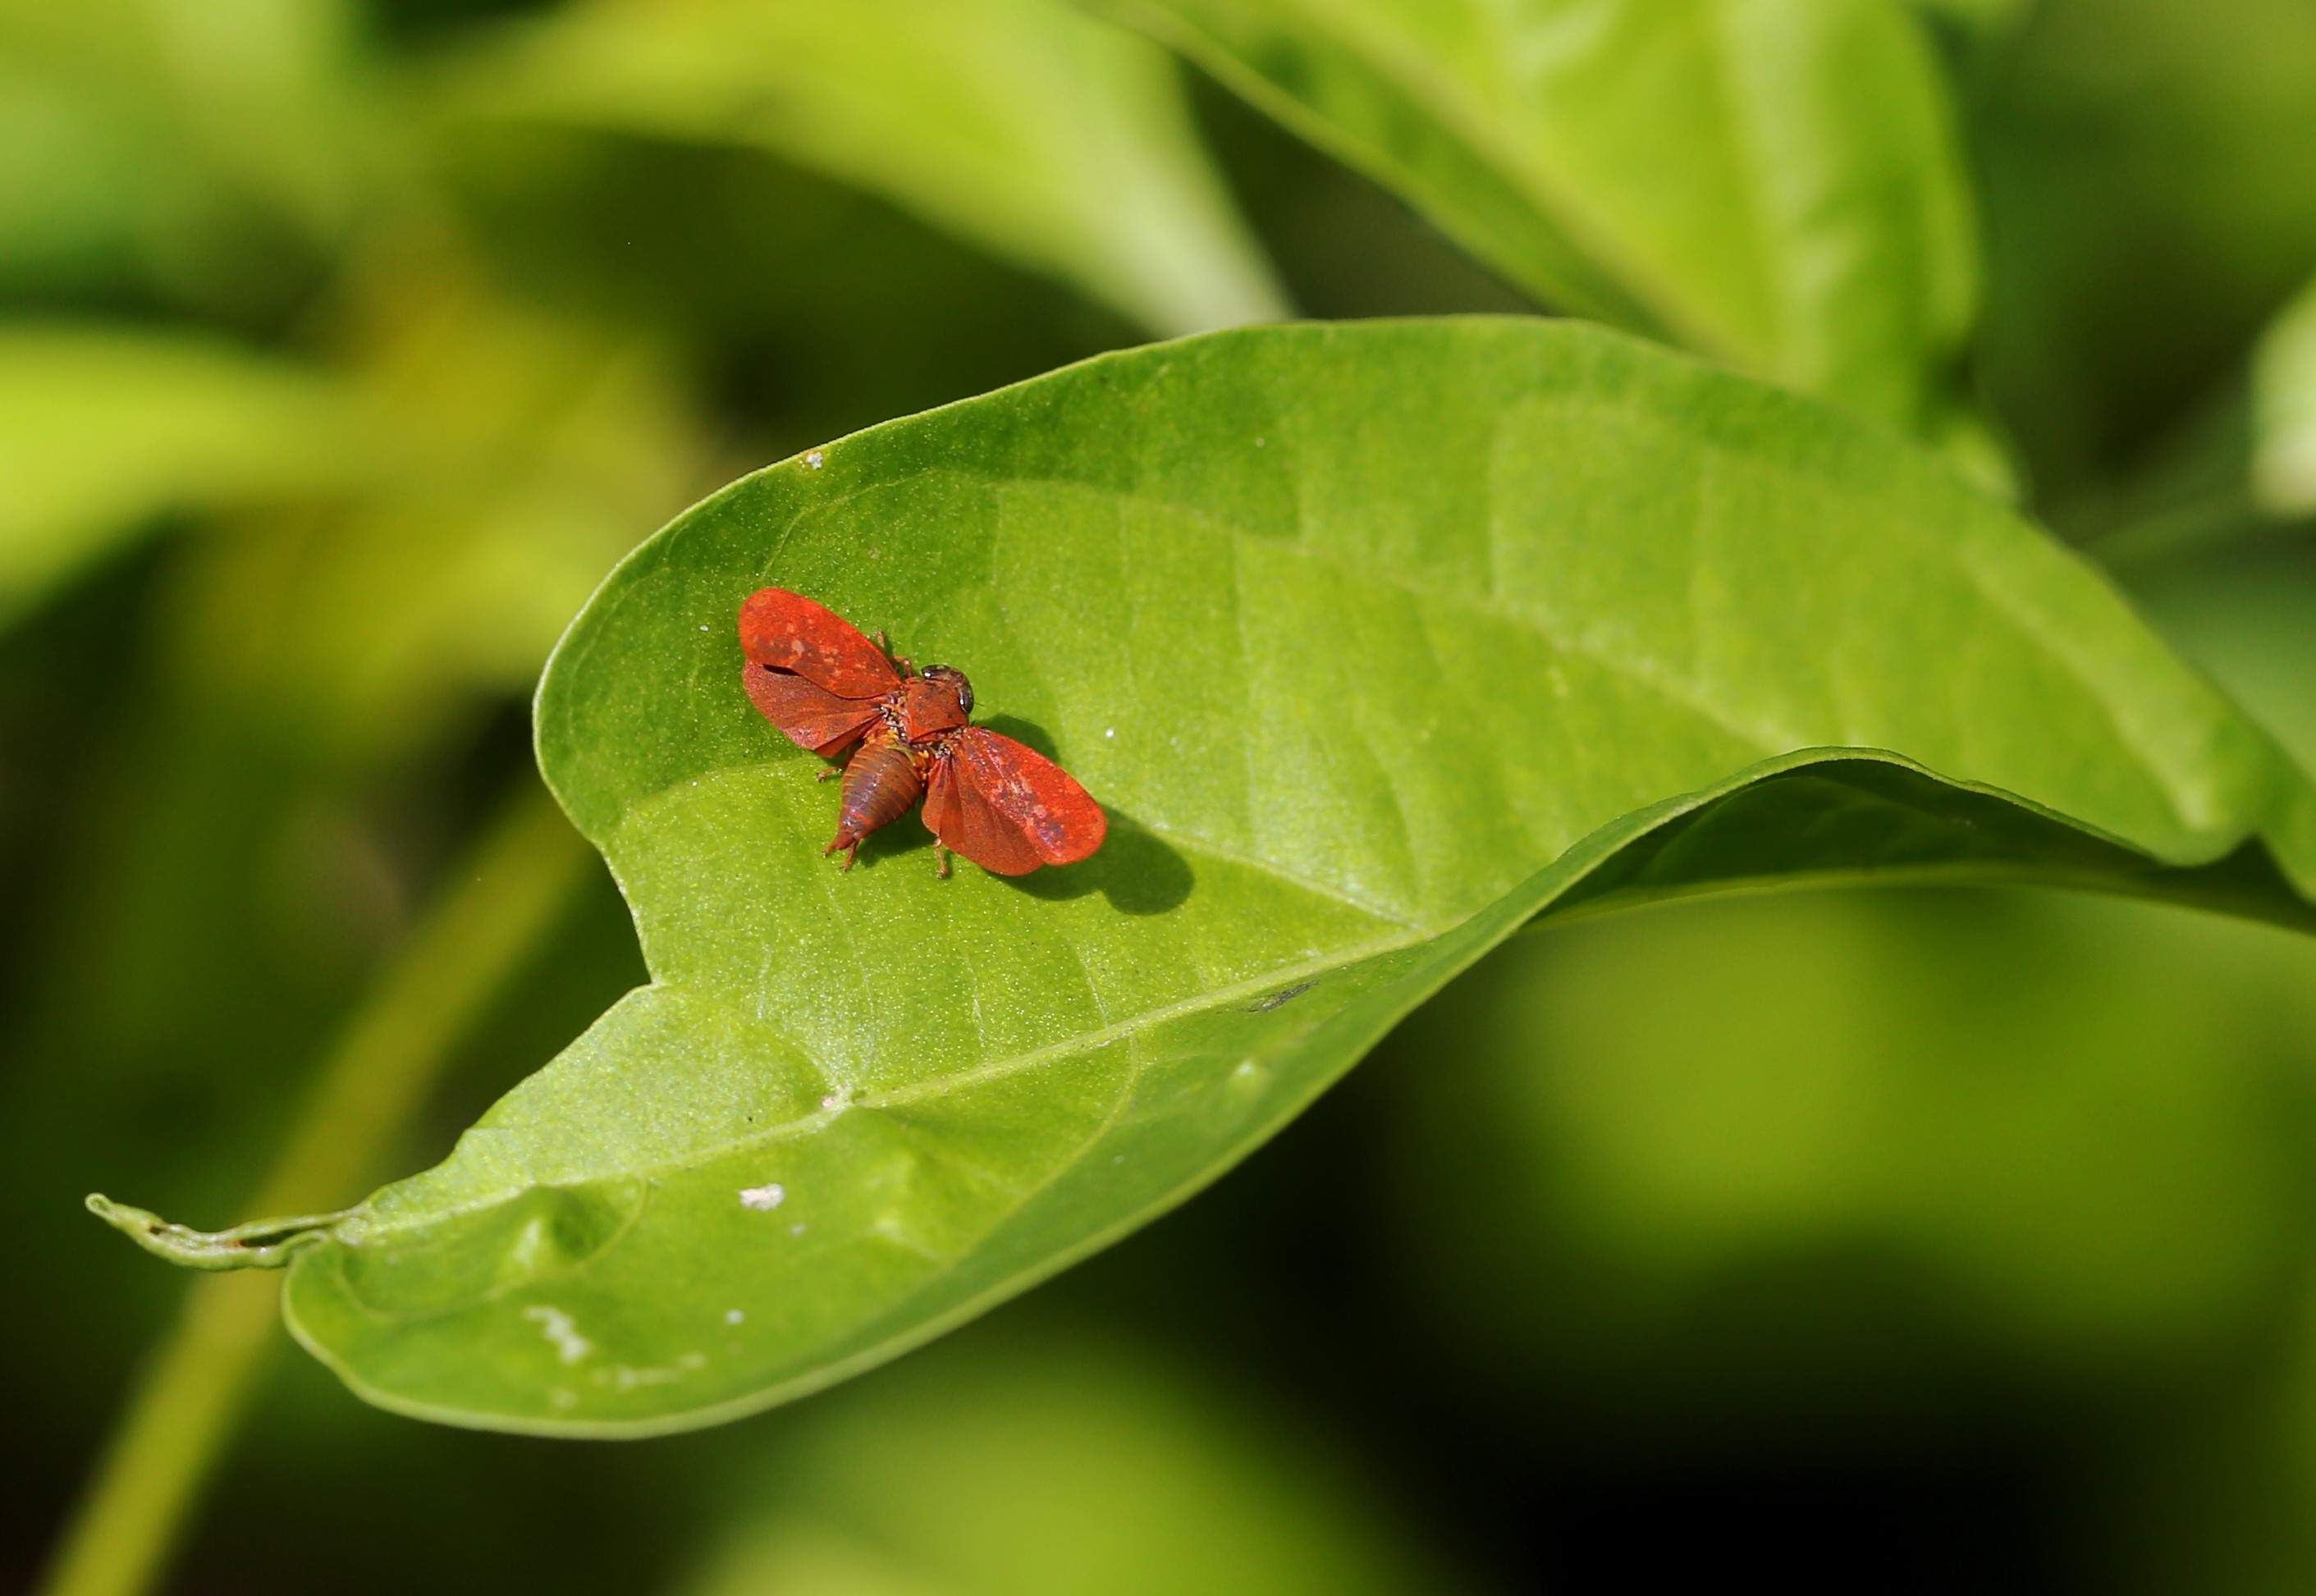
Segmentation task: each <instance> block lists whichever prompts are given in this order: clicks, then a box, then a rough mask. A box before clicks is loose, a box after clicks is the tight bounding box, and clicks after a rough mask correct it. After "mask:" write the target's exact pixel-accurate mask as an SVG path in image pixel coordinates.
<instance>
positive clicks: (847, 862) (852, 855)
mask: <svg viewBox="0 0 2316 1596" xmlns="http://www.w3.org/2000/svg"><path fill="white" fill-rule="evenodd" d="M858 858H860V838H859V837H855V838H853V839H852V842H851V844H850V845H849V846H848V847H847V848H846V849H845V850H844V862H843V864H842V865H840V866H839V867H838V868H839V869H847V870H849V869H851V868H852V861H853V860H856V859H858Z"/></svg>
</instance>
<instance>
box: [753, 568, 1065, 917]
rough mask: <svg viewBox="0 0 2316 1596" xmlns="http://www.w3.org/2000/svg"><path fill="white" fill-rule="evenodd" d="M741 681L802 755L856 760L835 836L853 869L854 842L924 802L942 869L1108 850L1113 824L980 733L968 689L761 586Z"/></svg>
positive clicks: (800, 600)
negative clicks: (952, 856) (913, 669)
mask: <svg viewBox="0 0 2316 1596" xmlns="http://www.w3.org/2000/svg"><path fill="white" fill-rule="evenodd" d="M740 648H741V652H742V653H744V654H745V655H747V656H748V663H747V664H746V666H745V667H744V670H743V672H742V681H743V682H744V684H745V685H746V687H747V689H748V697H749V698H750V699H751V700H753V701H754V703H755V706H756V708H757V709H761V710H762V711H763V712H764V718H765V719H767V720H769V721H771V723H772V724H773V725H774V726H776V727H779V728H780V730H781V731H783V732H785V733H786V734H787V735H788V741H789V742H791V743H794V744H795V745H797V747H799V748H808V749H810V750H811V751H812V752H813V753H818V754H822V755H824V756H825V757H827V758H829V759H839V758H842V756H843V755H844V754H845V753H847V752H848V751H850V752H851V755H852V757H851V760H849V761H848V762H846V763H845V764H844V765H843V767H842V771H828V772H827V773H826V775H824V776H823V777H822V780H827V778H828V776H833V775H838V774H840V773H841V774H842V776H843V778H844V788H843V797H842V803H841V804H840V805H839V807H838V810H837V825H836V835H835V837H834V839H833V840H832V841H831V842H830V843H829V844H828V846H827V847H826V848H824V849H823V850H822V851H823V852H824V853H833V852H835V851H837V850H838V849H840V848H842V850H844V868H845V869H848V870H849V869H851V868H852V860H853V858H854V856H855V855H857V854H858V853H859V852H860V840H861V839H862V838H863V837H865V836H867V835H868V834H869V833H870V832H872V831H875V830H876V829H877V827H878V826H880V825H886V824H888V823H890V822H892V821H895V820H898V819H899V818H900V817H901V816H904V815H905V814H907V813H908V812H909V807H910V806H911V805H913V804H914V803H915V802H916V801H917V799H918V798H919V797H920V796H922V798H924V800H925V825H926V826H927V827H928V828H930V829H931V832H932V834H933V836H934V838H935V848H934V851H935V853H936V854H937V855H938V856H939V858H940V873H941V874H942V875H943V876H947V875H948V874H949V853H950V852H951V851H956V852H958V853H962V854H964V855H965V856H966V858H967V859H969V860H973V862H974V863H975V864H977V865H979V866H980V867H981V868H982V869H984V870H992V871H994V872H995V873H996V874H998V875H1001V876H1026V875H1028V874H1029V872H1030V871H1031V870H1034V869H1037V868H1038V866H1039V865H1041V864H1073V863H1075V862H1076V861H1077V860H1081V859H1083V858H1084V857H1085V856H1086V855H1087V854H1089V853H1091V852H1092V851H1094V850H1095V849H1097V848H1099V847H1100V846H1101V839H1102V835H1103V834H1104V833H1105V832H1106V831H1107V830H1108V829H1109V824H1108V822H1107V821H1105V820H1104V819H1103V818H1102V813H1101V806H1100V805H1099V804H1097V803H1095V802H1094V801H1093V799H1092V798H1089V797H1088V796H1087V795H1086V789H1084V788H1082V787H1080V786H1079V785H1078V784H1077V781H1076V779H1075V778H1073V776H1071V774H1070V773H1069V772H1068V771H1064V769H1062V767H1061V766H1059V765H1057V764H1056V763H1055V762H1053V761H1051V760H1049V759H1047V758H1046V757H1045V755H1043V754H1041V753H1038V752H1036V751H1035V750H1034V749H1029V748H1025V747H1023V746H1022V745H1020V744H1019V743H1017V742H1015V741H1014V740H1013V739H1012V738H1011V737H1007V736H1000V735H999V734H997V733H996V732H993V731H991V730H990V729H989V728H988V727H985V726H973V725H970V724H968V723H967V721H966V717H967V716H969V715H971V714H972V713H973V684H972V683H971V682H967V681H966V679H965V673H964V672H962V671H958V670H952V669H950V668H949V666H948V665H928V666H927V667H926V668H925V669H924V670H922V671H921V672H918V673H915V674H911V673H910V666H909V662H908V661H907V660H904V659H899V658H896V657H895V656H894V655H890V654H888V653H887V652H886V648H885V646H884V643H883V639H882V638H879V639H878V640H877V641H876V642H871V641H869V638H866V637H863V636H862V635H861V633H860V630H859V629H857V628H855V627H854V626H853V625H852V623H851V622H850V621H848V620H845V619H844V618H843V617H842V616H840V615H838V614H837V613H836V612H835V611H833V610H830V609H828V608H827V607H826V606H824V605H821V604H816V603H815V602H813V601H812V600H810V599H807V598H806V597H804V596H803V595H802V594H800V593H789V592H788V591H787V590H786V589H784V588H778V587H767V588H765V589H763V590H762V591H761V592H759V593H751V594H749V595H748V602H746V603H744V604H743V605H741V606H740Z"/></svg>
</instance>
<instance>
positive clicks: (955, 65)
mask: <svg viewBox="0 0 2316 1596" xmlns="http://www.w3.org/2000/svg"><path fill="white" fill-rule="evenodd" d="M457 85H458V87H457V89H456V90H455V92H454V93H453V95H452V103H453V104H454V105H455V106H456V107H457V108H458V109H459V111H464V112H468V113H474V112H485V113H490V114H496V115H516V116H526V117H535V118H552V119H558V120H571V121H580V122H588V123H593V124H597V125H602V126H610V127H617V128H623V129H630V130H633V131H637V132H644V133H651V134H655V135H658V136H660V137H663V138H687V139H701V140H718V141H732V142H737V143H744V144H752V145H756V146H759V147H763V148H765V149H768V150H771V151H772V152H774V153H776V154H778V155H779V156H783V157H784V158H786V159H788V160H790V161H793V162H795V163H797V165H802V166H806V167H809V168H812V169H814V170H816V171H820V172H824V173H826V174H829V175H831V176H833V177H836V178H838V179H840V180H842V181H843V182H846V183H854V184H857V185H858V186H860V188H862V189H865V190H867V191H869V192H871V193H875V194H877V195H880V196H882V197H884V198H886V199H887V200H890V201H893V202H894V203H895V204H897V205H900V206H902V207H903V208H904V209H906V210H911V211H913V212H914V213H916V214H917V215H919V216H921V217H922V218H924V219H926V220H927V221H929V222H931V223H932V224H934V225H935V226H937V227H941V228H943V229H945V230H947V231H949V232H950V233H953V234H955V235H957V236H959V237H962V238H964V239H966V240H967V241H968V242H971V243H973V244H975V245H980V246H981V247H983V248H985V249H988V250H990V251H991V252H993V254H996V255H998V256H999V257H1000V258H1002V259H1005V260H1009V261H1012V262H1015V263H1019V264H1021V265H1024V266H1027V267H1029V268H1031V269H1032V270H1036V271H1039V272H1050V273H1053V274H1055V275H1056V276H1059V277H1061V278H1063V279H1064V280H1065V281H1070V282H1072V283H1073V284H1075V285H1076V286H1077V287H1078V288H1079V289H1080V290H1082V291H1083V292H1084V293H1086V294H1087V295H1089V296H1090V297H1091V298H1092V299H1095V300H1097V301H1099V302H1100V303H1102V304H1105V305H1108V306H1109V307H1111V308H1114V309H1116V310H1118V311H1120V312H1122V313H1123V314H1124V315H1126V316H1127V317H1130V318H1132V319H1133V320H1135V321H1136V322H1138V323H1140V324H1141V325H1143V326H1145V327H1147V328H1149V329H1150V330H1152V331H1154V332H1156V333H1158V334H1176V333H1186V332H1196V331H1199V330H1202V329H1205V328H1208V327H1216V326H1228V325H1234V324H1237V323H1241V322H1250V321H1268V320H1276V319H1278V317H1282V316H1284V315H1286V314H1287V308H1286V305H1285V302H1284V301H1283V300H1282V299H1280V297H1279V294H1278V289H1277V287H1276V286H1275V284H1274V283H1273V281H1272V280H1271V277H1270V274H1269V267H1268V266H1267V264H1266V263H1264V261H1263V259H1262V257H1261V254H1260V251H1259V250H1258V249H1257V247H1256V246H1255V245H1254V244H1253V242H1252V239H1251V238H1250V236H1248V234H1247V233H1246V231H1245V229H1244V227H1243V226H1242V224H1241V223H1240V222H1239V220H1238V218H1237V217H1236V215H1235V213H1234V211H1233V210H1232V208H1231V204H1230V201H1229V199H1228V196H1227V195H1226V193H1225V190H1224V188H1223V186H1222V183H1221V182H1220V181H1219V179H1218V178H1217V177H1216V174H1215V173H1214V172H1213V170H1212V169H1211V168H1210V167H1209V166H1208V165H1207V161H1206V157H1205V156H1204V154H1203V153H1202V152H1201V150H1200V148H1199V146H1198V138H1197V136H1196V133H1195V132H1194V130H1193V129H1192V127H1191V125H1190V121H1189V114H1188V110H1187V108H1186V106H1185V105H1184V103H1183V102H1182V97H1181V93H1180V85H1178V84H1177V82H1176V80H1175V77H1174V72H1173V68H1172V66H1171V63H1170V62H1169V61H1168V60H1167V59H1166V58H1165V57H1164V56H1163V54H1162V53H1161V52H1159V51H1158V50H1156V49H1153V48H1152V47H1150V46H1149V45H1147V44H1145V43H1143V42H1142V41H1141V40H1136V39H1134V38H1132V37H1131V36H1128V35H1124V34H1121V33H1119V32H1118V31H1115V30H1112V29H1109V28H1108V27H1106V26H1104V25H1102V24H1100V23H1099V22H1091V21H1089V20H1087V19H1086V18H1084V17H1082V16H1079V15H1078V14H1076V13H1074V12H1073V11H1072V10H1071V9H1070V7H1069V6H1068V5H1067V4H1064V0H851V3H849V4H843V5H836V6H832V5H824V4H814V3H812V0H586V3H584V4H578V5H575V6H572V7H569V8H566V9H565V10H563V11H561V12H558V13H556V14H555V15H553V16H551V17H548V18H547V19H545V20H544V21H542V22H539V23H537V24H535V25H533V26H531V27H530V28H527V29H524V30H521V31H518V32H516V33H515V34H514V35H513V36H512V38H510V39H508V40H503V41H502V42H501V43H500V44H499V45H498V46H496V47H495V48H492V49H485V50H483V51H481V52H480V53H479V54H478V55H477V57H475V58H472V59H471V60H469V61H468V63H467V69H466V71H465V72H464V73H462V74H461V75H459V78H458V79H457Z"/></svg>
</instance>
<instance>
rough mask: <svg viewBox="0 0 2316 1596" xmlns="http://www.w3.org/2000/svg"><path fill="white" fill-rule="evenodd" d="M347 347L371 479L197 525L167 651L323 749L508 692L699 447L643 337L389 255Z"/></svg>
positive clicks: (419, 727) (393, 732)
mask: <svg viewBox="0 0 2316 1596" xmlns="http://www.w3.org/2000/svg"><path fill="white" fill-rule="evenodd" d="M405 271H407V272H409V273H410V274H411V275H412V276H413V277H414V278H416V279H419V280H421V281H422V282H423V287H420V288H414V290H413V291H411V292H408V293H406V294H404V295H401V296H399V297H394V298H390V299H388V300H387V302H386V305H385V307H384V308H383V314H382V321H381V325H379V327H377V328H376V329H375V330H374V331H373V333H372V334H370V338H369V340H368V342H367V344H366V346H365V347H363V348H362V349H361V350H359V351H357V352H355V353H354V354H353V355H352V359H351V361H350V370H351V372H352V379H353V380H354V381H356V382H358V383H359V384H360V386H361V391H362V393H363V394H364V396H365V398H366V400H367V402H368V403H369V405H370V406H371V407H372V409H373V411H374V412H375V414H377V415H379V417H381V418H382V424H383V425H384V426H386V427H387V429H388V430H389V431H390V432H391V433H392V435H393V436H394V437H395V439H396V442H397V450H398V452H397V453H396V456H395V468H394V470H393V471H392V473H391V474H390V475H387V476H385V477H382V478H381V479H380V480H379V481H378V482H377V483H376V484H374V485H373V488H372V491H370V492H369V493H366V494H364V495H361V497H359V498H356V499H352V500H351V501H349V502H347V503H346V504H343V505H339V506H335V507H333V508H330V509H328V510H326V511H324V512H321V513H314V514H304V515H296V516H284V517H277V518H273V519H272V520H270V521H268V522H263V523H262V524H257V525H253V526H250V527H247V528H245V529H244V531H243V535H242V536H240V537H237V538H235V539H229V540H225V541H223V542H221V543H220V544H219V546H218V548H216V550H215V551H214V553H213V554H212V555H211V556H210V557H209V559H208V561H207V562H206V565H205V568H204V569H203V570H202V571H201V572H200V574H199V575H197V577H196V579H195V582H194V584H193V585H192V589H191V591H190V592H189V593H188V594H187V596H186V599H185V602H184V608H185V609H186V611H187V612H188V615H189V620H188V623H187V631H188V634H189V636H188V638H187V643H186V650H185V651H186V654H187V655H188V657H189V664H188V668H190V669H194V670H199V671H202V672H205V673H209V675H210V676H211V677H213V678H214V679H215V680H216V681H217V682H218V683H219V685H220V688H221V689H222V690H223V691H226V692H227V693H230V694H235V695H238V696H241V697H242V698H244V699H245V700H249V701H254V702H255V703H258V704H261V705H263V709H261V710H260V711H259V712H260V713H261V714H262V715H263V716H264V717H266V718H270V719H273V720H275V721H277V722H279V723H280V729H281V733H282V735H283V736H285V737H287V738H289V739H290V740H292V741H302V742H304V743H305V744H306V745H307V748H308V751H309V752H311V753H317V754H319V755H320V756H321V757H322V758H323V759H324V760H325V761H333V760H341V759H350V760H352V761H354V762H357V763H359V762H363V761H366V760H370V759H373V758H376V757H377V756H379V754H380V753H383V752H385V751H388V750H406V749H408V748H410V747H411V746H414V745H417V744H421V743H423V741H424V740H425V738H426V737H427V736H429V735H430V728H432V727H435V726H436V725H437V724H438V723H439V721H440V718H441V715H442V714H443V713H445V712H446V711H448V710H450V709H454V708H455V706H457V705H458V704H459V703H460V702H461V701H463V700H470V699H472V698H473V697H474V696H475V695H476V694H477V693H485V692H496V693H520V692H522V691H527V690H528V688H529V687H530V682H531V681H532V679H533V678H534V677H535V676H536V674H537V673H538V671H539V665H540V664H541V663H542V662H543V661H544V660H545V659H546V657H547V652H548V649H549V648H550V647H552V646H554V642H555V639H556V638H557V637H558V636H560V635H561V633H562V630H563V628H564V627H565V625H566V624H567V623H568V621H569V620H570V619H571V616H572V614H573V613H574V612H575V611H576V610H577V609H578V607H579V606H580V605H581V604H582V603H583V602H584V601H585V600H586V597H587V595H588V594H589V593H592V591H594V588H595V584H597V583H599V582H601V580H602V578H603V576H604V574H605V573H606V572H608V571H609V570H610V568H611V566H612V565H613V564H614V563H616V562H617V561H618V559H619V557H620V556H621V555H622V554H625V553H626V552H627V551H628V549H629V548H632V547H633V546H634V545H635V544H637V543H638V542H640V541H641V540H642V539H643V538H644V536H645V535H646V533H647V532H649V531H651V530H652V529H653V528H654V527H655V526H656V525H657V524H658V523H659V522H661V521H663V520H664V519H665V517H666V516H667V515H668V514H669V513H671V512H672V511H673V510H674V509H675V508H677V507H678V506H680V505H681V504H682V503H683V502H684V500H685V499H686V498H687V497H688V496H690V495H691V494H692V493H694V492H696V491H697V489H698V487H699V481H700V479H701V477H702V474H703V464H702V460H703V456H704V454H705V450H706V445H705V442H704V440H703V438H702V437H701V435H700V433H699V430H698V428H697V424H696V423H695V422H694V419H693V417H692V415H691V414H690V409H689V407H688V406H687V404H686V402H685V400H684V398H683V397H682V395H681V389H680V388H679V386H678V383H677V381H676V375H675V373H674V372H673V370H671V369H670V367H669V364H668V362H667V361H666V359H665V357H664V354H663V353H662V352H660V351H658V350H657V349H655V347H653V346H652V345H651V344H650V343H648V341H646V340H642V339H639V338H638V337H637V336H636V335H635V334H623V333H620V332H619V331H616V330H612V329H607V328H603V327H599V326H592V325H587V324H584V323H580V322H574V321H570V320H566V319H564V318H561V317H555V316H552V315H548V314H547V313H545V312H542V311H540V310H539V309H537V308H532V307H527V306H523V305H521V304H519V303H512V302H509V301H507V300H504V299H499V298H497V297H495V296H494V295H492V294H490V293H488V292H487V291H485V290H479V289H477V287H476V286H475V285H473V284H472V283H470V282H468V281H464V280H463V279H462V278H460V277H459V276H457V275H456V274H455V273H449V274H445V275H444V276H442V277H439V278H436V277H430V276H428V275H426V272H425V269H424V268H422V267H419V266H416V265H413V266H410V267H407V268H405Z"/></svg>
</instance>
